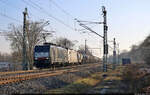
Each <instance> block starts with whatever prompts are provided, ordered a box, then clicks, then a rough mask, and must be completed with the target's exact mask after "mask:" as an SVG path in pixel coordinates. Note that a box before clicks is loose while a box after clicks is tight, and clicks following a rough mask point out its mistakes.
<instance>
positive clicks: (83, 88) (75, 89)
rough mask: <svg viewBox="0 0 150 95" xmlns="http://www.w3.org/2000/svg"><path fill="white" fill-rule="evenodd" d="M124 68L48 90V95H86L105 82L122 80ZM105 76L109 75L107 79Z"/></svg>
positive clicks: (93, 75) (98, 73)
mask: <svg viewBox="0 0 150 95" xmlns="http://www.w3.org/2000/svg"><path fill="white" fill-rule="evenodd" d="M123 68H124V67H123V66H118V67H117V68H116V70H114V71H112V70H109V71H108V72H106V73H104V72H97V73H94V74H92V75H90V76H89V77H87V78H80V79H78V80H77V81H75V82H73V83H72V84H70V85H67V86H65V87H63V88H57V89H52V90H48V91H47V92H46V93H52V94H60V93H74V94H78V93H86V92H88V91H89V90H91V89H92V88H93V87H95V86H97V85H98V84H100V83H101V82H103V81H108V80H121V74H122V71H123ZM103 74H107V77H106V78H103V77H102V76H103Z"/></svg>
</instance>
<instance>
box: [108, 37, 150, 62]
mask: <svg viewBox="0 0 150 95" xmlns="http://www.w3.org/2000/svg"><path fill="white" fill-rule="evenodd" d="M119 56H120V60H119V61H120V62H121V59H122V58H131V61H132V62H133V63H146V64H150V35H149V36H147V37H146V38H145V40H144V41H142V42H141V43H140V44H139V45H132V47H131V50H130V51H126V50H124V51H123V52H122V53H121V54H120V55H119ZM109 60H110V62H113V56H110V57H109Z"/></svg>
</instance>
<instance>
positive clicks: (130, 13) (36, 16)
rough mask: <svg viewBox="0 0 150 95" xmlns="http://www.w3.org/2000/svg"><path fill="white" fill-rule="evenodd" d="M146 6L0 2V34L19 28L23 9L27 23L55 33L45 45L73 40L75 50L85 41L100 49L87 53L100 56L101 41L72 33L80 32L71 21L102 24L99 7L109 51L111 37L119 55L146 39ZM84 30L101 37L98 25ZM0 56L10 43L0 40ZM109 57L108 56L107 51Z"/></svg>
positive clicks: (107, 1)
mask: <svg viewBox="0 0 150 95" xmlns="http://www.w3.org/2000/svg"><path fill="white" fill-rule="evenodd" d="M149 4H150V1H149V0H0V30H7V29H8V28H7V27H8V25H9V24H10V23H13V24H15V25H16V26H18V25H22V24H23V14H22V12H23V11H24V8H25V7H27V8H28V15H29V16H28V19H29V20H33V21H40V20H41V19H44V20H45V21H49V23H50V24H49V26H47V27H46V29H48V30H53V31H56V32H55V33H54V35H53V37H50V38H48V41H51V40H53V39H56V38H59V37H66V38H68V39H70V40H72V41H75V40H77V41H78V42H77V43H76V48H75V49H77V48H78V47H79V46H80V45H81V44H83V45H84V42H85V39H86V40H87V45H88V46H89V47H90V48H100V49H91V51H92V52H93V54H94V55H97V56H102V53H103V51H102V50H103V39H102V38H100V37H98V36H97V35H95V34H92V33H90V32H89V31H87V30H84V32H86V33H83V31H75V30H80V29H83V28H82V27H81V26H79V25H78V23H77V22H76V21H75V20H74V19H75V18H77V19H79V20H85V21H96V22H102V21H103V17H102V6H105V7H106V10H107V24H108V41H109V45H110V46H111V47H113V43H112V42H111V41H112V40H113V38H114V37H115V38H116V41H117V43H119V47H120V51H123V50H130V48H131V46H132V45H133V44H140V43H141V42H142V41H143V40H144V39H145V37H147V36H148V35H149V32H150V27H149V26H150V17H149V16H150V10H149V9H150V6H149ZM4 15H5V16H4ZM7 16H9V17H11V19H10V18H8V17H7ZM12 18H13V20H12ZM55 18H56V19H57V20H56V19H55ZM14 19H15V20H14ZM58 20H59V21H58ZM60 20H61V21H60ZM62 23H63V24H62ZM64 24H65V25H64ZM66 25H67V26H66ZM68 26H69V27H68ZM87 26H89V27H91V29H93V30H94V31H96V32H97V33H99V34H101V35H103V26H102V25H98V24H90V25H87ZM70 28H71V29H70ZM2 32H4V31H2ZM0 52H7V53H10V52H11V47H10V41H8V40H6V37H4V36H0ZM109 54H112V49H111V48H110V49H109Z"/></svg>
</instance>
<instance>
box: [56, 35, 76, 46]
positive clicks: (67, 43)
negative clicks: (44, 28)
mask: <svg viewBox="0 0 150 95" xmlns="http://www.w3.org/2000/svg"><path fill="white" fill-rule="evenodd" d="M56 44H57V45H60V46H63V47H66V48H73V46H74V45H75V43H73V41H71V40H69V39H67V38H62V37H60V38H58V39H56Z"/></svg>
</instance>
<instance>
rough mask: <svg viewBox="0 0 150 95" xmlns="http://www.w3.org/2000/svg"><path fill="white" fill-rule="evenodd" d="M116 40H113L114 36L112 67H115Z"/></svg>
mask: <svg viewBox="0 0 150 95" xmlns="http://www.w3.org/2000/svg"><path fill="white" fill-rule="evenodd" d="M116 61H117V60H116V41H115V38H114V50H113V69H115V68H116V63H117V62H116Z"/></svg>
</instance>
